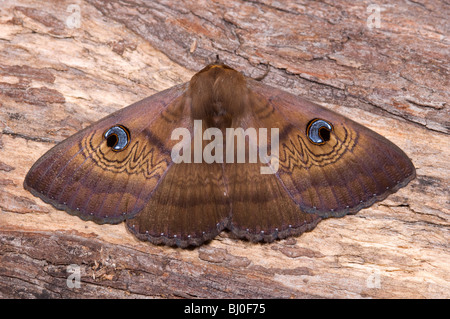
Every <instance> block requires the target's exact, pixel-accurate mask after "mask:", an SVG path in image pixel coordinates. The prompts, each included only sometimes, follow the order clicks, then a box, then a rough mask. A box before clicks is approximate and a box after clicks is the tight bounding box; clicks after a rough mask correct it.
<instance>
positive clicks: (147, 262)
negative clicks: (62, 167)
mask: <svg viewBox="0 0 450 319" xmlns="http://www.w3.org/2000/svg"><path fill="white" fill-rule="evenodd" d="M374 5H375V7H374ZM374 8H375V9H374ZM377 8H378V9H379V13H380V15H379V18H380V19H379V22H380V23H379V24H377V20H376V17H375V16H373V14H376V12H377V10H378V9H377ZM449 16H450V7H449V5H448V4H447V3H445V2H444V1H438V0H435V1H431V0H429V1H426V0H417V1H416V0H414V1H413V0H410V1H406V0H405V1H395V2H392V1H349V0H348V1H345V0H337V1H331V0H329V1H307V0H299V1H287V2H284V1H283V2H278V1H270V0H261V1H256V0H255V1H244V0H226V1H225V0H218V1H192V2H179V1H162V0H159V1H141V0H127V1H122V0H113V1H104V0H85V1H81V0H71V1H56V0H52V1H38V0H21V1H9V0H0V297H1V298H43V297H50V298H98V297H108V298H141V297H161V298H175V297H187V298H194V297H195V298H308V297H312V298H323V297H325V298H402V297H404V298H450V266H449V261H450V249H449V247H450V245H449V239H450V232H449V226H450V209H449V177H450V176H449V175H450V174H449V162H450V143H449V142H450V139H449V119H450V116H449V102H450V92H449V90H448V88H449V78H450V77H449V56H450V45H449V39H448V36H449V30H450V27H449V22H448V17H449ZM78 18H79V19H78ZM374 24H375V25H374ZM216 55H219V57H220V59H221V60H223V61H224V62H226V63H227V64H229V65H230V66H232V67H234V68H236V69H237V70H240V71H242V72H243V73H244V74H246V75H248V76H251V77H254V78H256V77H261V76H262V75H264V74H266V73H267V74H266V76H265V77H264V78H263V80H262V81H263V82H264V83H267V84H270V85H273V86H275V87H279V88H282V89H284V90H287V91H289V92H291V93H294V94H297V95H301V96H303V97H306V98H308V99H310V100H312V101H315V102H318V103H321V104H322V105H324V106H325V107H328V108H330V109H333V110H335V111H337V112H339V113H341V114H343V115H345V116H347V117H350V118H351V119H353V120H356V121H358V122H359V123H361V124H363V125H366V126H367V127H369V128H371V129H373V130H375V131H376V132H378V133H380V134H382V135H383V136H385V137H387V138H388V139H390V140H391V141H392V142H394V143H395V144H396V145H398V146H399V147H400V148H401V149H403V150H404V151H405V152H406V153H407V154H408V156H409V157H410V158H411V159H412V161H413V163H414V164H415V166H416V168H417V178H416V179H415V180H414V181H412V182H411V183H410V184H409V185H408V186H407V187H405V188H403V189H401V190H400V191H399V192H397V193H396V194H393V195H391V196H389V197H388V198H387V199H386V200H384V201H382V202H380V203H378V204H375V205H373V206H372V207H370V208H367V209H364V210H362V211H360V212H359V213H358V214H356V215H353V216H346V217H344V218H339V219H337V218H330V219H327V220H324V221H322V222H320V223H319V225H318V226H317V228H316V229H315V230H313V231H312V232H309V233H305V234H303V235H301V236H299V237H295V238H290V239H287V240H280V241H276V242H274V243H271V244H253V243H249V242H246V241H242V240H239V239H235V238H233V237H232V236H231V235H230V234H229V233H227V232H223V233H222V234H221V235H220V236H218V237H217V238H216V239H214V240H212V241H211V242H210V243H208V244H207V245H204V246H201V247H200V248H195V249H175V248H170V247H162V246H154V245H151V244H149V243H146V242H140V241H138V240H137V239H135V238H134V237H133V236H132V235H131V234H130V233H128V232H127V231H126V229H125V226H124V224H123V223H122V224H118V225H97V224H95V223H93V222H84V221H82V220H81V219H79V218H77V217H74V216H70V215H69V214H67V213H65V212H62V211H58V210H55V209H54V208H53V207H51V206H49V205H47V204H45V203H43V202H42V201H41V200H39V199H37V198H35V197H33V196H32V195H31V194H30V193H28V192H27V191H25V190H24V189H23V187H22V183H23V179H24V177H25V174H26V173H27V171H28V170H29V168H30V167H31V165H32V164H33V163H34V162H35V161H36V160H37V159H38V158H39V157H40V156H41V155H43V154H44V153H45V152H46V151H47V150H48V149H50V148H51V147H53V146H54V145H55V144H56V143H57V142H60V141H62V140H64V139H65V138H67V137H69V136H70V135H72V134H74V133H76V132H77V131H79V130H80V129H82V128H84V127H86V126H88V125H89V124H91V123H93V122H94V121H96V120H98V119H100V118H102V117H104V116H106V115H108V114H110V113H112V112H114V111H116V110H118V109H120V108H122V107H125V106H127V105H129V104H131V103H133V102H135V101H138V100H140V99H142V98H144V97H146V96H149V95H151V94H154V93H156V92H158V91H161V90H163V89H165V88H168V87H171V86H173V85H175V84H179V83H182V82H185V81H188V80H189V79H190V77H191V76H192V75H193V74H194V73H195V71H198V70H199V69H201V68H202V67H203V66H205V65H206V64H207V63H209V62H212V61H214V60H215V58H216ZM69 265H77V266H79V267H80V270H81V283H80V288H76V287H75V288H69V287H68V285H67V278H68V276H69V275H70V272H68V266H69Z"/></svg>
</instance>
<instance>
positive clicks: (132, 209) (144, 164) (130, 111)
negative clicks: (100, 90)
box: [24, 84, 188, 223]
mask: <svg viewBox="0 0 450 319" xmlns="http://www.w3.org/2000/svg"><path fill="white" fill-rule="evenodd" d="M186 90H187V84H183V85H179V86H175V87H173V88H171V89H168V90H165V91H163V92H160V93H158V94H155V95H153V96H150V97H148V98H146V99H144V100H142V101H139V102H137V103H135V104H132V105H130V106H128V107H126V108H123V109H121V110H119V111H117V112H115V113H113V114H111V115H109V116H107V117H106V118H104V119H102V120H100V121H98V122H96V123H94V124H92V125H91V126H89V127H87V128H86V129H84V130H82V131H80V132H78V133H76V134H75V135H73V136H71V137H70V138H68V139H66V140H65V141H63V142H61V143H59V144H58V145H56V146H55V147H53V148H52V149H50V150H49V151H48V152H47V153H46V154H45V155H43V156H42V157H41V158H40V159H39V160H38V161H37V162H36V163H35V164H34V165H33V167H32V168H31V169H30V171H29V172H28V174H27V176H26V178H25V181H24V187H25V189H27V190H29V191H30V192H31V193H33V194H34V195H36V196H38V197H40V198H41V199H42V200H43V201H45V202H47V203H50V204H52V205H53V206H55V207H56V208H57V209H62V210H65V211H67V212H68V213H70V214H74V215H78V216H79V217H81V218H82V219H85V220H94V221H96V222H98V223H117V222H120V221H123V220H124V219H126V218H129V217H131V216H134V215H135V214H136V213H137V212H139V211H140V210H141V209H142V208H143V207H144V205H145V204H146V203H147V201H148V200H149V198H150V197H151V194H152V193H153V191H154V190H155V188H156V187H157V186H158V183H159V182H160V180H161V179H162V178H163V177H164V175H165V174H166V172H167V169H168V167H169V165H170V163H171V149H172V146H173V144H175V143H176V141H171V138H170V137H171V136H170V134H171V132H172V130H171V129H170V128H175V127H183V126H184V127H185V126H187V123H185V121H186V118H188V116H185V114H183V112H186V111H187V110H186V108H185V107H184V93H185V92H186ZM116 125H122V126H124V127H126V128H127V129H128V131H129V144H128V145H127V147H126V148H125V149H123V150H121V151H115V150H113V149H112V147H110V146H108V145H107V144H108V143H107V141H106V139H105V136H104V135H105V132H107V130H108V129H110V128H111V127H113V126H116Z"/></svg>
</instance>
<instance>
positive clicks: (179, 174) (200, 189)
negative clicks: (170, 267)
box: [126, 162, 230, 247]
mask: <svg viewBox="0 0 450 319" xmlns="http://www.w3.org/2000/svg"><path fill="white" fill-rule="evenodd" d="M229 216H230V203H229V199H228V197H227V193H226V189H225V185H224V179H223V169H222V165H221V164H218V163H212V164H207V163H204V162H203V163H178V164H173V165H172V167H171V168H170V170H169V171H168V173H167V174H166V176H165V177H164V179H163V180H162V181H161V183H160V185H159V186H158V188H157V189H156V191H155V193H154V195H153V196H152V198H151V199H150V200H149V201H148V203H147V204H146V205H145V207H144V208H143V209H142V211H141V212H140V213H139V214H138V215H136V216H135V217H134V218H131V219H128V220H127V222H126V223H127V226H128V229H129V230H130V231H131V232H132V233H133V234H134V235H135V236H136V237H137V238H139V239H141V240H148V241H150V242H151V243H153V244H165V245H169V246H179V247H187V246H198V245H200V244H202V243H203V242H205V241H207V240H210V239H212V238H214V237H215V236H216V235H218V234H219V233H220V232H221V231H222V230H223V229H224V228H225V227H226V225H228V221H229Z"/></svg>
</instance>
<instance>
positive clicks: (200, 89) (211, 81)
mask: <svg viewBox="0 0 450 319" xmlns="http://www.w3.org/2000/svg"><path fill="white" fill-rule="evenodd" d="M189 90H190V92H189V93H190V97H191V101H192V105H191V116H192V119H193V120H203V121H204V122H205V123H206V125H208V126H209V127H218V128H225V127H231V123H232V121H233V119H236V118H237V117H238V116H240V115H241V114H242V113H243V112H244V111H245V106H246V104H247V102H248V94H249V93H248V89H247V84H246V81H245V78H244V76H243V75H242V74H241V73H239V72H237V71H235V70H233V69H231V68H229V67H226V66H223V65H216V64H215V65H210V66H208V67H206V68H205V69H203V70H202V71H200V72H199V73H197V74H196V75H195V76H194V77H193V78H192V80H191V82H190V87H189Z"/></svg>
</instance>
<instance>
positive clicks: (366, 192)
mask: <svg viewBox="0 0 450 319" xmlns="http://www.w3.org/2000/svg"><path fill="white" fill-rule="evenodd" d="M248 86H249V88H250V90H251V91H252V92H253V95H252V99H253V102H252V103H251V105H252V112H253V118H254V119H255V123H257V124H256V125H257V126H258V127H266V128H272V127H274V128H279V168H278V171H277V173H276V174H275V175H276V176H277V177H278V179H279V181H280V183H281V184H282V185H283V188H284V189H285V190H286V191H287V193H288V194H289V196H290V197H291V198H292V199H293V200H294V201H295V203H296V204H297V205H298V206H299V207H300V209H301V210H302V211H303V212H307V213H313V214H318V215H319V216H321V217H329V216H343V215H345V214H348V213H351V214H352V213H356V212H357V211H359V210H360V209H362V208H365V207H368V206H370V205H372V204H373V203H374V202H376V201H380V200H383V199H384V198H386V197H387V196H388V195H389V194H392V193H394V192H396V191H397V190H398V189H400V188H401V187H404V186H406V185H407V184H408V183H409V182H410V181H411V180H412V179H414V177H415V168H414V165H413V164H412V162H411V160H410V159H409V158H408V156H407V155H406V154H405V153H404V152H403V151H402V150H401V149H400V148H398V147H397V146H396V145H394V144H393V143H391V142H390V141H389V140H387V139H386V138H384V137H382V136H381V135H379V134H377V133H375V132H373V131H372V130H370V129H368V128H366V127H364V126H362V125H359V124H358V123H356V122H354V121H352V120H350V119H348V118H346V117H344V116H341V115H339V114H336V113H334V112H333V111H331V110H328V109H326V108H324V107H321V106H320V105H317V104H315V103H312V102H309V101H306V100H304V99H302V98H299V97H297V96H295V95H292V94H289V93H287V92H283V91H281V90H279V89H276V88H273V87H270V86H267V85H264V84H262V83H258V82H256V81H252V80H249V82H248ZM313 119H323V120H325V121H327V122H329V123H331V124H332V127H333V129H332V132H331V133H330V136H329V140H328V141H327V142H325V143H324V144H322V145H317V144H314V143H312V142H311V141H310V140H309V139H308V136H307V134H308V133H307V130H308V125H309V124H310V123H311V120H313ZM269 147H270V146H269Z"/></svg>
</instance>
